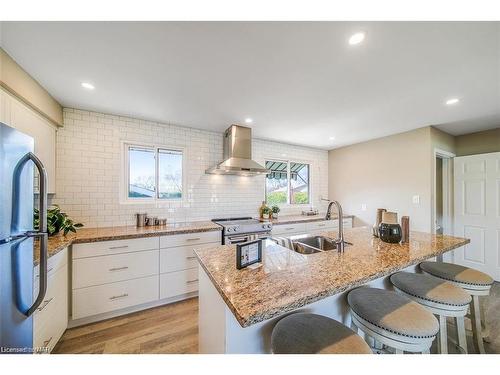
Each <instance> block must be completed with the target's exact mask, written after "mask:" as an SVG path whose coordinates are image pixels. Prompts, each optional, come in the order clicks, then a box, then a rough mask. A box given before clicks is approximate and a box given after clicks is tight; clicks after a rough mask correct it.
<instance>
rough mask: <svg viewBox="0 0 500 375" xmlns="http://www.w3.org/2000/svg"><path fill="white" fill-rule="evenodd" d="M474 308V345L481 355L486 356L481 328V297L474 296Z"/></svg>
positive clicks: (472, 316) (472, 310) (472, 307)
mask: <svg viewBox="0 0 500 375" xmlns="http://www.w3.org/2000/svg"><path fill="white" fill-rule="evenodd" d="M471 303H472V306H471V309H470V310H471V319H472V335H473V337H474V345H475V346H476V350H477V352H478V353H480V354H485V353H486V351H485V350H484V344H483V335H482V327H481V311H480V310H481V308H480V306H479V296H477V295H473V296H472V302H471Z"/></svg>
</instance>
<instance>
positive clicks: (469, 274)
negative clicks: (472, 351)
mask: <svg viewBox="0 0 500 375" xmlns="http://www.w3.org/2000/svg"><path fill="white" fill-rule="evenodd" d="M420 269H421V270H422V271H423V272H425V273H427V274H429V275H432V276H435V277H438V278H440V279H443V280H446V281H449V282H451V283H453V284H455V285H457V286H459V287H461V288H462V289H464V290H465V291H466V292H467V293H469V294H470V295H471V296H472V302H471V304H470V312H471V321H472V335H473V338H474V346H475V347H476V350H477V351H478V352H479V353H481V354H483V353H485V350H484V344H483V333H482V329H483V327H485V328H486V321H485V319H484V315H483V314H484V312H481V306H480V304H479V297H480V296H487V295H489V294H490V289H491V285H492V284H493V279H492V278H491V277H490V276H489V275H487V274H485V273H483V272H480V271H477V270H475V269H472V268H469V267H464V266H461V265H458V264H452V263H444V262H422V263H420Z"/></svg>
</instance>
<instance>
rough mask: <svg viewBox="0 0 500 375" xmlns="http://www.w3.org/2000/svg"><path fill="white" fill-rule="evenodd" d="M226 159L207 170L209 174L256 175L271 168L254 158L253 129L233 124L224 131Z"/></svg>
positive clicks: (224, 156) (267, 171)
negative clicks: (265, 166)
mask: <svg viewBox="0 0 500 375" xmlns="http://www.w3.org/2000/svg"><path fill="white" fill-rule="evenodd" d="M223 158H224V161H223V162H222V163H219V164H217V165H216V166H214V167H212V168H208V169H207V170H206V171H205V172H206V173H209V174H232V175H240V176H256V175H259V174H267V173H269V170H268V169H266V168H264V167H263V166H262V165H260V164H259V163H257V162H255V161H253V160H252V129H250V128H247V127H245V126H240V125H231V126H230V127H229V128H228V129H227V130H226V131H225V132H224V155H223Z"/></svg>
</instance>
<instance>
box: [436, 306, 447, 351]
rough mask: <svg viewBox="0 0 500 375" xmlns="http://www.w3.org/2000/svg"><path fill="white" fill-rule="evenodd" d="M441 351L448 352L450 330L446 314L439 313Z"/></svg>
mask: <svg viewBox="0 0 500 375" xmlns="http://www.w3.org/2000/svg"><path fill="white" fill-rule="evenodd" d="M438 343H439V353H440V354H448V331H447V326H446V316H444V315H439V336H438Z"/></svg>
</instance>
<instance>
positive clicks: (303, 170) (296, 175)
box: [290, 162, 309, 204]
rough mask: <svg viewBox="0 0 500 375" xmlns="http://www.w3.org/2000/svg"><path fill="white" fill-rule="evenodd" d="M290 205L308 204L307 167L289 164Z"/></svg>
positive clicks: (306, 165)
mask: <svg viewBox="0 0 500 375" xmlns="http://www.w3.org/2000/svg"><path fill="white" fill-rule="evenodd" d="M290 189H291V196H290V203H292V204H308V203H309V165H308V164H300V163H293V162H291V163H290Z"/></svg>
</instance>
